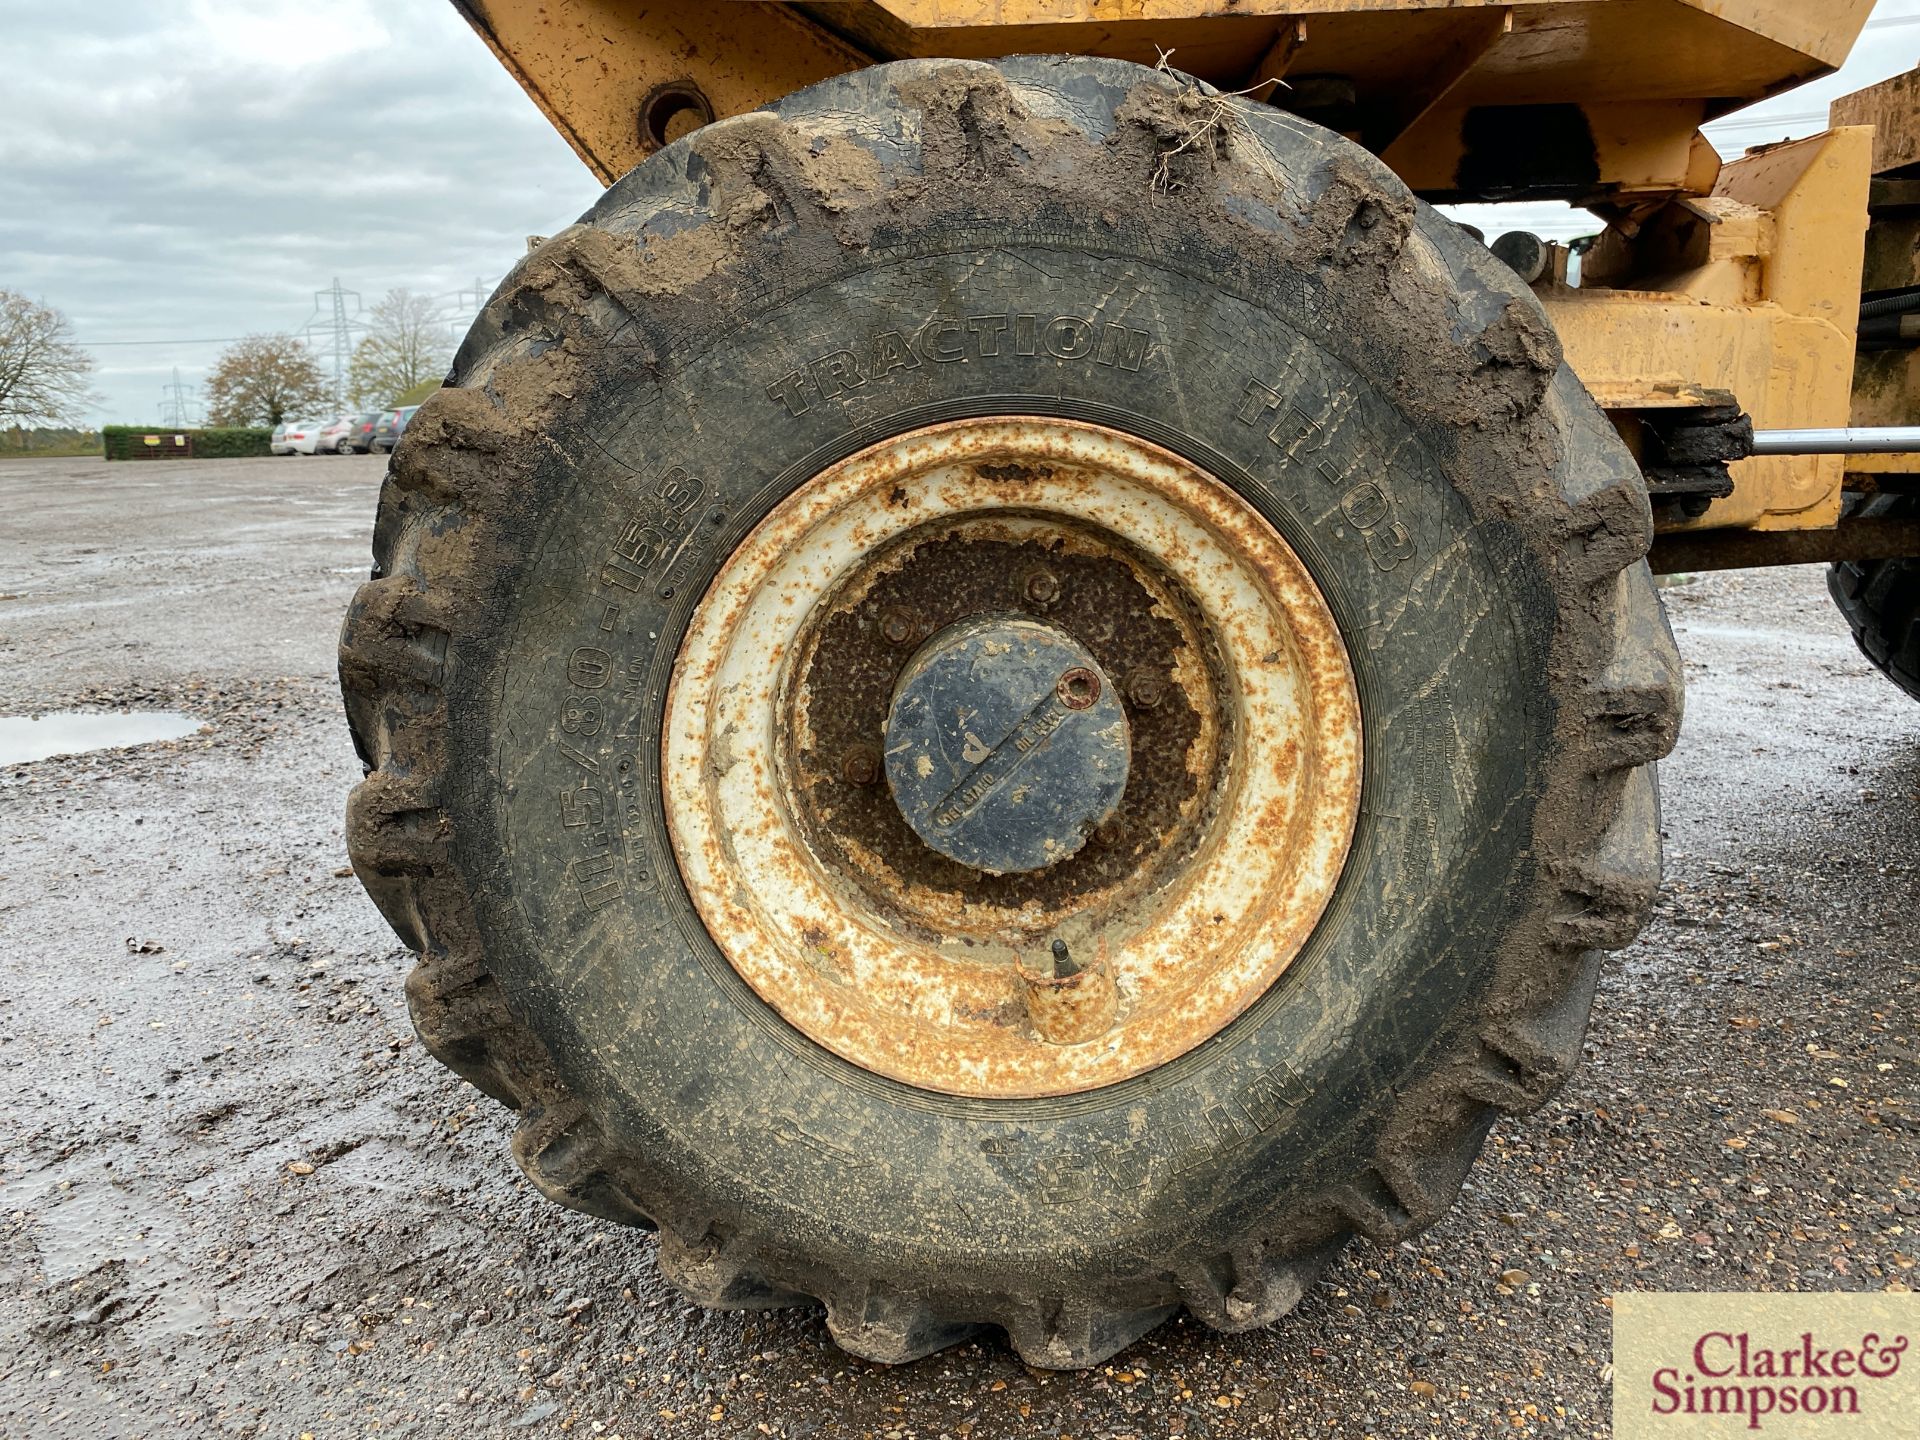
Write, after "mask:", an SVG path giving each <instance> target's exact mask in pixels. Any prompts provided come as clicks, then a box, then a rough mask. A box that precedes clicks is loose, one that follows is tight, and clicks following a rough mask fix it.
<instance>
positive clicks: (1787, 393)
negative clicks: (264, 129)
mask: <svg viewBox="0 0 1920 1440" xmlns="http://www.w3.org/2000/svg"><path fill="white" fill-rule="evenodd" d="M455 3H456V5H457V7H458V8H459V9H460V10H461V12H462V13H463V14H464V15H465V16H466V18H467V19H468V21H469V22H470V23H471V24H472V25H473V27H474V29H475V30H476V31H477V32H478V33H479V34H480V35H481V37H482V38H483V39H484V40H485V41H486V42H487V44H488V45H489V46H490V47H491V48H492V50H493V52H494V54H495V55H496V56H498V57H499V59H500V61H501V62H502V63H503V64H504V65H505V66H506V67H507V69H508V70H509V71H511V72H512V74H513V75H514V77H515V78H516V79H517V80H518V81H519V82H520V84H521V85H522V86H523V87H524V88H525V89H526V91H527V93H528V94H529V95H530V96H531V97H532V98H533V100H534V101H535V103H537V104H538V105H539V106H540V107H541V109H542V110H543V111H544V112H545V113H546V115H547V116H548V118H549V119H551V120H552V121H553V123H554V125H555V127H556V128H557V129H558V130H559V131H560V133H561V134H562V135H564V136H565V137H566V139H567V140H568V142H569V143H570V144H571V145H572V146H573V148H574V150H575V151H576V152H577V153H578V154H579V156H580V158H581V159H582V160H583V161H584V162H585V163H586V165H587V166H588V168H589V169H591V170H592V171H593V172H594V174H595V175H597V176H598V177H599V178H600V179H601V180H602V181H606V182H609V183H610V182H611V181H612V180H614V179H615V178H617V177H618V176H619V175H621V174H623V173H625V172H626V171H627V170H629V169H631V168H632V167H633V166H634V165H637V164H638V163H639V162H640V161H641V160H643V159H644V158H645V157H646V156H647V155H648V154H649V153H651V151H653V150H654V149H657V148H658V147H659V146H660V145H661V144H664V143H667V142H669V141H671V140H672V139H675V138H678V136H679V135H680V134H681V133H684V131H685V130H686V129H688V128H691V127H692V126H694V125H697V124H700V123H704V122H706V121H707V120H710V119H713V118H717V117H721V116H726V115H732V114H739V113H742V112H744V111H748V110H752V109H756V108H758V107H760V106H762V105H765V104H767V103H768V102H770V101H772V100H775V99H777V98H778V97H780V96H782V95H784V94H787V93H789V92H791V91H793V90H796V89H799V88H800V87H802V86H805V85H808V84H811V83H813V82H815V81H818V80H821V79H824V78H826V77H827V76H830V75H834V74H839V73H843V72H845V71H848V70H852V69H855V68H858V67H861V66H865V65H870V64H874V63H876V62H879V61H884V60H889V59H898V58H903V57H908V56H935V57H937V56H952V57H958V58H992V57H995V56H1001V55H1010V54H1019V53H1032V52H1046V53H1066V54H1085V55H1102V56H1111V57H1116V58H1122V59H1129V60H1135V61H1140V62H1143V63H1147V64H1153V63H1157V62H1158V61H1159V60H1160V59H1161V58H1162V56H1170V57H1171V59H1170V63H1171V64H1173V65H1174V66H1175V67H1176V68H1178V69H1180V70H1183V71H1185V72H1188V73H1190V74H1193V75H1196V76H1198V77H1199V78H1201V79H1203V80H1205V81H1207V82H1209V83H1211V84H1214V85H1217V86H1219V87H1220V88H1222V89H1228V90H1236V91H1245V92H1248V93H1250V94H1251V95H1252V96H1253V97H1254V98H1256V99H1263V100H1267V101H1269V102H1270V103H1273V104H1276V105H1278V106H1280V107H1281V108H1285V109H1291V110H1297V111H1299V112H1300V113H1303V114H1308V115H1309V116H1310V117H1311V118H1314V119H1317V120H1320V121H1321V122H1322V123H1326V124H1330V125H1332V126H1333V127H1334V128H1338V129H1341V130H1343V131H1344V132H1345V133H1347V134H1349V135H1350V136H1351V137H1352V138H1353V139H1355V140H1357V141H1358V142H1359V143H1360V144H1362V145H1364V146H1366V147H1367V148H1368V149H1370V150H1372V151H1373V152H1374V153H1376V154H1378V155H1380V156H1381V157H1382V159H1383V160H1384V161H1385V162H1386V163H1387V164H1388V165H1389V166H1391V167H1392V168H1393V169H1394V170H1395V172H1396V173H1398V174H1399V175H1400V176H1401V177H1402V178H1403V179H1404V180H1405V181H1406V182H1407V183H1408V185H1409V186H1410V187H1411V188H1412V189H1414V190H1415V191H1416V192H1418V193H1419V194H1421V195H1422V196H1424V197H1425V198H1427V199H1429V200H1432V201H1435V202H1436V203H1445V202H1465V201H1488V202H1493V201H1503V200H1519V199H1529V200H1537V199H1559V200H1566V201H1569V202H1572V203H1574V204H1578V205H1584V206H1586V207H1588V208H1589V209H1591V210H1592V211H1593V212H1594V213H1595V215H1596V216H1597V217H1598V220H1597V222H1596V228H1599V227H1600V225H1601V224H1604V226H1605V231H1604V234H1603V235H1602V236H1601V238H1600V239H1599V240H1598V241H1597V242H1596V243H1595V244H1594V245H1593V247H1592V248H1591V250H1590V251H1588V252H1587V254H1586V256H1585V257H1584V258H1585V262H1586V263H1585V265H1584V266H1583V268H1582V270H1581V273H1580V276H1579V281H1578V284H1577V285H1573V284H1568V283H1566V277H1567V274H1568V265H1567V257H1566V255H1565V253H1564V252H1560V253H1559V255H1558V258H1557V261H1556V263H1553V264H1551V265H1549V266H1548V267H1547V269H1546V271H1545V273H1543V274H1542V275H1541V276H1540V278H1539V279H1538V280H1537V281H1536V282H1535V288H1536V291H1537V293H1538V294H1539V295H1540V297H1541V299H1542V301H1543V302H1544V303H1545V305H1546V306H1547V309H1548V310H1549V312H1550V313H1551V315H1552V317H1553V319H1554V321H1555V323H1556V325H1557V326H1558V328H1559V331H1560V334H1561V336H1562V339H1563V341H1564V343H1565V345H1566V349H1567V354H1568V357H1569V359H1570V361H1571V362H1572V364H1573V366H1574V369H1575V371H1576V372H1577V373H1578V374H1579V375H1580V377H1581V378H1582V379H1583V380H1584V381H1585V382H1586V384H1587V385H1588V387H1589V388H1590V389H1591V390H1592V391H1593V392H1594V394H1595V396H1596V397H1597V398H1598V399H1599V401H1600V403H1601V405H1602V406H1603V407H1604V408H1605V409H1606V410H1607V411H1608V412H1609V413H1610V414H1611V415H1613V416H1614V418H1615V421H1616V423H1617V424H1618V425H1619V426H1620V427H1621V429H1622V431H1623V433H1625V434H1626V435H1627V437H1628V439H1629V441H1630V443H1636V444H1637V443H1639V437H1640V436H1641V434H1642V432H1643V431H1644V430H1645V429H1646V428H1647V427H1648V426H1650V425H1657V424H1658V423H1659V422H1660V421H1661V419H1662V417H1663V416H1664V417H1667V418H1671V415H1672V413H1673V412H1675V411H1681V410H1687V409H1689V408H1693V409H1697V410H1699V411H1701V412H1702V413H1705V412H1707V411H1708V410H1710V409H1712V408H1713V407H1715V406H1725V405H1726V404H1728V403H1729V402H1731V403H1733V404H1736V405H1737V406H1738V407H1739V408H1740V409H1742V410H1744V411H1745V412H1746V413H1747V414H1749V415H1751V416H1752V418H1753V422H1754V424H1755V426H1756V427H1758V428H1761V429H1804V428H1816V427H1835V426H1844V425H1847V424H1849V423H1853V422H1859V423H1899V422H1904V421H1906V420H1908V419H1910V418H1912V411H1913V407H1912V402H1911V398H1910V397H1911V396H1912V395H1913V394H1914V393H1915V388H1914V387H1915V384H1916V382H1920V371H1916V370H1915V365H1916V363H1920V362H1916V361H1915V360H1914V356H1915V355H1916V354H1920V351H1915V350H1910V349H1908V350H1896V351H1889V352H1881V353H1876V354H1874V355H1871V356H1868V355H1862V356H1860V357H1859V359H1860V370H1859V388H1858V390H1856V383H1855V362H1856V354H1855V350H1856V332H1857V328H1858V323H1859V322H1858V315H1859V306H1860V300H1861V288H1862V273H1863V266H1864V267H1865V269H1866V271H1867V275H1866V284H1867V288H1868V289H1869V290H1877V289H1886V288H1895V287H1898V286H1905V285H1915V284H1920V278H1916V273H1915V272H1916V266H1915V261H1914V245H1913V243H1912V241H1913V240H1914V239H1915V238H1916V237H1920V181H1898V180H1884V179H1882V180H1876V179H1875V177H1876V176H1887V175H1890V174H1895V173H1897V172H1899V171H1900V170H1901V169H1902V167H1905V166H1908V165H1913V164H1915V163H1916V161H1920V125H1917V124H1916V123H1915V113H1916V109H1917V108H1920V85H1916V83H1915V77H1912V76H1909V77H1903V78H1902V80H1901V81H1898V82H1890V84H1889V85H1888V86H1881V87H1877V88H1876V89H1875V90H1873V91H1869V92H1865V94H1864V95H1862V96H1856V97H1849V100H1848V101H1844V102H1842V104H1841V105H1840V106H1839V107H1836V115H1835V121H1836V128H1834V129H1832V130H1830V131H1828V132H1827V133H1824V134H1821V135H1818V136H1815V137H1812V138H1810V139H1805V140H1801V141H1797V142H1794V143H1791V144H1782V145H1778V146H1772V147H1760V148H1759V149H1757V150H1753V151H1749V152H1748V153H1747V154H1746V155H1744V156H1741V157H1737V158H1732V159H1730V160H1727V161H1724V162H1723V160H1722V157H1721V156H1719V155H1718V154H1717V153H1716V152H1715V150H1714V148H1713V146H1712V145H1711V144H1709V143H1708V141H1707V140H1706V139H1705V138H1704V136H1703V135H1702V134H1701V127H1702V126H1703V125H1704V124H1706V123H1707V122H1709V121H1711V120H1714V119H1717V118H1719V117H1720V116H1722V115H1725V114H1727V113H1729V112H1730V111H1733V110H1736V109H1738V108H1740V107H1741V106H1743V105H1746V104H1749V103H1751V102H1753V101H1755V100H1759V99H1762V98H1765V97H1767V96H1769V95H1773V94H1776V93H1778V92H1780V91H1782V90H1785V89H1789V88H1791V87H1793V86H1795V85H1797V84H1800V83H1802V82H1804V81H1807V80H1810V79H1813V78H1815V77H1817V76H1820V75H1824V74H1827V73H1829V72H1831V71H1832V70H1834V69H1835V68H1837V67H1838V66H1839V65H1840V64H1841V63H1842V62H1843V61H1844V60H1845V58H1846V56H1847V54H1848V52H1849V51H1850V50H1851V48H1852V46H1853V44H1854V43H1855V41H1856V40H1857V39H1858V37H1859V34H1860V32H1861V29H1862V27H1863V26H1864V25H1865V24H1866V21H1867V17H1868V15H1869V13H1870V11H1871V10H1872V0H1819V3H1809V0H1515V3H1484V0H817V3H808V4H773V3H765V4H761V3H714V0H455ZM1900 187H1911V189H1912V191H1913V193H1912V194H1909V193H1907V189H1905V188H1900ZM1896 190H1897V192H1898V193H1895V192H1896ZM1870 200H1871V201H1872V202H1873V205H1874V215H1875V217H1876V218H1875V231H1874V234H1875V237H1876V239H1875V244H1874V245H1873V246H1872V247H1870V246H1869V244H1868V223H1869V203H1870ZM1883 208H1884V209H1886V210H1887V212H1888V225H1887V226H1886V227H1885V230H1884V234H1883V227H1882V226H1881V224H1880V221H1879V218H1878V217H1879V214H1880V211H1881V210H1882V209H1883ZM1908 217H1912V218H1908ZM1911 460H1912V457H1907V456H1897V457H1884V458H1883V459H1882V460H1881V461H1879V462H1878V463H1876V464H1870V465H1858V464H1857V465H1855V466H1853V467H1852V470H1851V472H1849V470H1848V468H1847V467H1846V466H1845V464H1844V463H1843V461H1842V460H1841V459H1840V458H1839V457H1835V456H1828V457H1818V456H1794V457H1788V456H1782V457H1768V458H1756V459H1747V460H1739V461H1735V462H1734V463H1733V465H1732V467H1731V472H1730V473H1731V477H1732V479H1733V482H1734V483H1733V493H1732V494H1730V495H1726V496H1724V497H1721V498H1715V499H1713V500H1711V502H1710V503H1707V502H1704V501H1703V502H1701V504H1700V505H1696V506H1694V507H1692V508H1693V509H1694V510H1695V511H1699V512H1701V513H1688V514H1681V513H1680V512H1678V511H1677V510H1675V509H1674V508H1672V507H1667V508H1666V509H1665V510H1664V511H1663V512H1662V518H1661V525H1662V528H1663V529H1665V530H1677V531H1692V530H1726V529H1742V530H1747V531H1753V532H1777V531H1787V530H1808V529H1821V528H1830V527H1832V526H1834V525H1835V523H1836V521H1837V520H1838V518H1839V516H1840V512H1841V502H1842V494H1843V489H1844V488H1845V486H1846V485H1847V484H1848V483H1849V482H1848V481H1847V478H1846V477H1847V475H1848V474H1849V473H1852V474H1854V475H1856V476H1859V475H1862V474H1866V473H1868V472H1871V471H1876V470H1877V471H1881V472H1886V471H1905V470H1907V469H1910V468H1912V465H1911ZM1754 538H1755V539H1756V540H1758V539H1760V538H1761V537H1760V536H1758V535H1756V536H1755V537H1754ZM1751 563H1764V562H1763V559H1756V560H1755V561H1753V562H1751Z"/></svg>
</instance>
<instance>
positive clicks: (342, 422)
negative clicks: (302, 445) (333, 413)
mask: <svg viewBox="0 0 1920 1440" xmlns="http://www.w3.org/2000/svg"><path fill="white" fill-rule="evenodd" d="M359 418H360V417H359V416H358V415H340V416H337V417H335V418H334V419H332V420H329V421H328V422H327V423H326V424H324V425H322V426H321V427H320V435H319V438H318V440H317V441H316V442H315V443H314V448H313V449H312V450H311V451H309V452H307V453H309V454H313V455H351V454H352V453H353V424H354V421H356V420H358V419H359Z"/></svg>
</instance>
